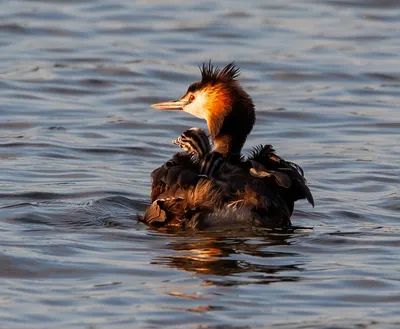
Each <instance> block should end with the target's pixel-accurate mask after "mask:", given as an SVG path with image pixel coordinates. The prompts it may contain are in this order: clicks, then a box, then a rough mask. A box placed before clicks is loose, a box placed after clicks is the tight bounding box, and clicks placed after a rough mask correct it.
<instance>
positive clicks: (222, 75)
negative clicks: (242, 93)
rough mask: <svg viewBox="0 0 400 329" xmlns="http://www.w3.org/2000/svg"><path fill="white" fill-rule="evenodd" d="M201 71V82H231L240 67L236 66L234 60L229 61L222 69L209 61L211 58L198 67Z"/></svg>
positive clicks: (238, 72)
mask: <svg viewBox="0 0 400 329" xmlns="http://www.w3.org/2000/svg"><path fill="white" fill-rule="evenodd" d="M199 68H200V72H201V84H209V83H211V84H215V83H218V82H224V83H227V82H231V81H235V79H236V78H237V77H238V76H239V74H240V69H239V68H238V67H237V66H236V64H235V62H231V63H229V64H228V65H227V66H225V67H224V68H223V69H222V70H221V69H220V68H219V67H218V66H216V65H213V64H212V63H211V60H210V61H209V62H208V63H206V62H204V63H203V65H202V66H200V67H199Z"/></svg>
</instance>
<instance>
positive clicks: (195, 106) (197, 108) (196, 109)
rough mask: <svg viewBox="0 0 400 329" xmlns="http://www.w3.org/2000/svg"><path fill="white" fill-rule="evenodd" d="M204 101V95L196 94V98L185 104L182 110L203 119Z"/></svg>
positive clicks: (204, 111)
mask: <svg viewBox="0 0 400 329" xmlns="http://www.w3.org/2000/svg"><path fill="white" fill-rule="evenodd" d="M205 106H206V102H205V97H204V95H198V96H197V97H196V99H195V100H194V101H193V102H192V103H190V104H188V105H186V106H185V107H184V108H183V110H184V111H185V112H187V113H190V114H192V115H194V116H196V117H198V118H200V119H205V118H206V117H205V115H206V107H205Z"/></svg>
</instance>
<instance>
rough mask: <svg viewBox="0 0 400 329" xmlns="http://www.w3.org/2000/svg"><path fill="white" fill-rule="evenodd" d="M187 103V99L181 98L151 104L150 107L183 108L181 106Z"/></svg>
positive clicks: (164, 108)
mask: <svg viewBox="0 0 400 329" xmlns="http://www.w3.org/2000/svg"><path fill="white" fill-rule="evenodd" d="M187 103H188V101H187V100H185V99H183V98H181V99H178V100H176V101H169V102H162V103H156V104H152V105H151V107H154V108H155V109H159V110H183V107H184V106H185V105H187Z"/></svg>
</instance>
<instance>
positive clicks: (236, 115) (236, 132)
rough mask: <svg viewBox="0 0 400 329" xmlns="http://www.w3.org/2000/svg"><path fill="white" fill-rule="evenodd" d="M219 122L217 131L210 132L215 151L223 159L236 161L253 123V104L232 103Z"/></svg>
mask: <svg viewBox="0 0 400 329" xmlns="http://www.w3.org/2000/svg"><path fill="white" fill-rule="evenodd" d="M221 121H222V122H221V124H220V127H221V128H220V129H219V131H218V132H216V131H215V130H214V131H211V137H212V139H213V140H214V142H215V151H217V152H219V153H221V154H222V155H223V156H224V157H227V158H233V159H236V158H237V159H238V158H240V155H241V151H242V148H243V145H244V143H245V142H246V139H247V136H248V135H249V133H250V132H251V130H252V129H253V125H254V122H255V112H254V106H253V103H252V102H251V101H250V102H246V103H245V104H244V103H243V102H236V103H234V104H233V106H232V109H231V111H230V112H229V114H228V115H227V116H226V117H225V118H223V120H221Z"/></svg>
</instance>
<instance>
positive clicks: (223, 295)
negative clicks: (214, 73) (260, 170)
mask: <svg viewBox="0 0 400 329" xmlns="http://www.w3.org/2000/svg"><path fill="white" fill-rule="evenodd" d="M0 4H1V9H2V10H1V12H0V49H1V51H0V98H1V102H0V104H1V105H0V208H1V211H0V241H1V243H0V264H1V266H0V277H1V280H0V319H1V321H0V327H1V328H3V327H4V328H22V327H26V325H27V324H29V327H30V328H49V327H52V328H53V327H54V325H55V324H56V325H57V327H58V328H165V327H171V328H196V329H200V328H201V329H206V328H209V329H211V328H218V329H222V328H231V329H239V328H266V327H269V326H272V327H273V328H368V329H369V328H398V327H400V312H399V305H400V274H399V273H400V272H399V271H400V265H399V264H400V257H399V247H400V235H399V233H400V226H399V214H400V195H399V186H400V175H399V174H400V146H399V143H400V142H399V141H400V114H399V110H400V108H399V107H400V69H399V67H400V66H399V64H400V60H399V53H400V38H399V31H400V3H399V2H398V1H396V0H385V1H378V0H365V1H364V0H333V1H330V0H324V1H289V0H286V1H279V2H278V1H267V2H265V1H262V0H259V1H251V2H249V1H223V2H220V3H218V4H217V3H215V2H211V1H203V2H200V1H169V2H166V1H161V0H159V1H158V2H156V1H152V2H146V1H137V2H134V1H123V0H117V1H113V2H111V1H105V0H97V1H89V0H86V1H84V0H82V1H81V0H76V1H66V0H58V1H48V0H42V1H33V0H31V1H17V0H15V1H0ZM209 58H212V59H213V60H214V61H215V62H216V63H218V64H220V65H224V64H226V63H228V62H230V61H232V60H235V61H236V62H237V64H238V65H239V66H240V67H241V68H242V75H241V82H242V84H243V86H244V87H245V89H246V90H248V92H249V93H250V95H251V96H252V97H253V99H254V102H255V104H256V107H257V125H256V127H255V130H254V132H253V134H252V135H251V137H250V138H249V140H248V143H247V149H249V148H250V147H251V146H252V145H255V144H258V143H271V144H273V145H274V147H275V148H276V149H277V150H278V153H279V154H280V155H282V156H283V157H285V158H287V159H290V160H292V161H295V162H297V163H298V164H300V165H301V166H302V167H303V168H304V170H305V172H306V176H307V178H308V181H309V185H310V188H311V190H312V191H313V194H314V197H315V200H316V207H315V208H314V209H312V208H310V207H309V205H308V204H307V203H306V202H298V203H297V208H296V211H295V214H294V216H293V223H294V224H297V225H302V226H312V227H314V229H313V230H298V231H295V232H294V233H291V234H279V232H278V233H272V232H264V231H262V230H260V231H254V232H252V233H249V232H247V233H245V232H207V233H201V232H197V233H194V232H193V233H184V232H155V231H152V230H149V229H148V228H147V227H145V226H144V225H143V224H141V223H138V222H137V221H136V214H138V213H141V212H143V210H144V209H145V208H146V206H147V205H148V199H149V193H150V179H149V174H150V172H151V171H152V170H153V169H154V168H155V167H157V166H159V165H160V164H161V163H162V162H164V161H165V160H166V159H168V158H169V157H170V156H171V154H172V153H173V152H175V151H176V147H175V146H174V145H172V144H171V143H170V141H171V140H172V139H173V138H175V137H177V136H178V135H179V134H180V133H181V132H182V131H183V130H185V129H186V128H188V127H192V126H200V127H205V123H204V122H202V121H199V120H198V119H196V118H194V117H190V116H188V115H185V114H182V113H162V112H158V111H156V110H154V109H151V108H150V107H149V105H150V104H152V103H154V102H157V101H163V100H167V99H170V98H176V97H178V96H181V95H182V94H183V93H184V92H185V91H186V88H187V86H188V84H189V83H191V82H192V81H195V80H197V79H198V78H199V72H198V68H197V65H199V64H200V63H201V62H203V61H204V60H208V59H209Z"/></svg>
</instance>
